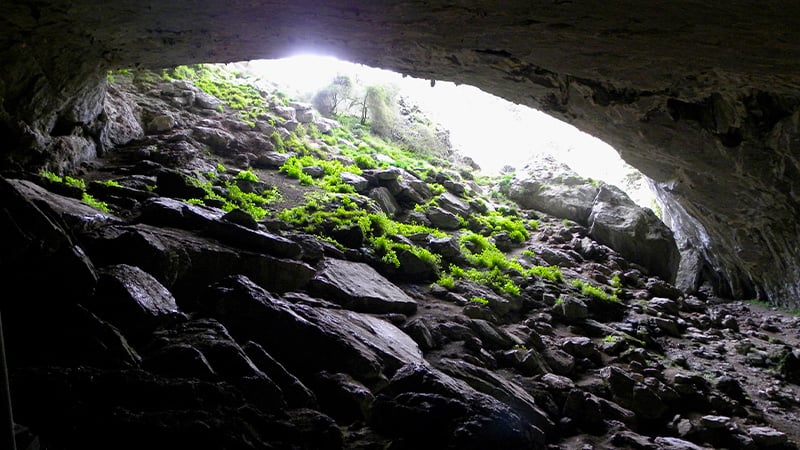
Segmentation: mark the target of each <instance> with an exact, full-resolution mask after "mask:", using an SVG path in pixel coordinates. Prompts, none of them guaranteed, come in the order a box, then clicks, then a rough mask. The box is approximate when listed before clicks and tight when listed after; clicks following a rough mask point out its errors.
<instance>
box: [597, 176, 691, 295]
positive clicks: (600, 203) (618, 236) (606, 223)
mask: <svg viewBox="0 0 800 450" xmlns="http://www.w3.org/2000/svg"><path fill="white" fill-rule="evenodd" d="M588 226H589V235H590V236H592V238H594V239H595V240H596V241H598V242H600V243H602V244H605V245H607V246H609V247H611V248H613V249H614V250H616V251H617V253H619V254H620V255H622V256H623V257H625V258H627V259H629V260H630V261H633V262H635V263H637V264H640V265H641V266H643V267H645V268H646V269H647V270H648V271H650V272H651V274H653V275H658V276H660V277H661V278H663V279H664V280H666V281H667V282H670V283H672V282H674V281H675V277H676V275H677V272H678V265H679V263H680V252H679V251H678V246H677V245H676V244H675V238H674V236H673V234H672V231H671V230H670V229H669V228H667V226H666V225H664V223H663V222H661V220H660V219H659V218H658V217H656V215H655V213H653V212H652V211H651V210H649V209H646V208H641V207H639V206H637V205H636V204H635V203H634V202H633V200H631V199H630V198H629V197H628V196H627V195H626V194H625V193H624V192H622V191H621V190H619V189H618V188H616V187H613V186H603V187H601V188H600V190H599V192H598V194H597V197H596V199H595V202H594V204H593V205H592V211H591V214H590V215H589V221H588Z"/></svg>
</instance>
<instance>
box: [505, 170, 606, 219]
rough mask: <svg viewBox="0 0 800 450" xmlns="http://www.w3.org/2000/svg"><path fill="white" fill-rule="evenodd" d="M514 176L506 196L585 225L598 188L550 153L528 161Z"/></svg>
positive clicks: (532, 207)
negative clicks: (522, 174) (515, 176)
mask: <svg viewBox="0 0 800 450" xmlns="http://www.w3.org/2000/svg"><path fill="white" fill-rule="evenodd" d="M523 172H524V173H525V175H524V176H523V177H520V178H514V179H513V180H512V182H511V186H510V188H509V193H508V197H509V198H510V199H512V200H514V201H515V202H517V203H519V204H520V205H521V206H522V207H524V208H529V209H535V210H538V211H542V212H544V213H547V214H550V215H553V216H556V217H560V218H563V219H570V220H574V221H575V222H578V223H580V224H583V225H586V224H587V219H588V218H589V214H590V213H591V211H592V205H593V204H594V198H595V196H597V192H598V191H599V188H598V187H597V186H594V185H593V184H591V183H590V182H589V181H587V180H586V179H584V178H581V177H580V176H578V175H577V174H576V173H575V172H573V171H572V170H571V169H570V168H569V167H567V166H566V165H564V164H562V163H559V162H558V161H556V160H555V159H554V158H553V157H551V156H543V157H541V158H538V159H536V160H533V161H531V162H530V163H529V164H528V165H527V166H525V168H524V169H523Z"/></svg>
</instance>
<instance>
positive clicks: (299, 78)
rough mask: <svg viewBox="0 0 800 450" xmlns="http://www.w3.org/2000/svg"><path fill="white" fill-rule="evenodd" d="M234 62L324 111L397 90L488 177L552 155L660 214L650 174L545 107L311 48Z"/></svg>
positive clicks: (398, 98) (353, 110)
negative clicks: (379, 91) (314, 52)
mask: <svg viewBox="0 0 800 450" xmlns="http://www.w3.org/2000/svg"><path fill="white" fill-rule="evenodd" d="M232 65H233V66H234V67H235V69H236V70H237V71H242V72H245V73H247V74H249V75H252V76H254V77H256V79H258V80H260V82H263V83H266V84H267V86H266V87H268V88H272V89H274V88H277V89H279V90H282V91H284V92H287V93H290V94H291V96H292V97H294V98H300V99H303V100H304V101H307V102H309V103H312V104H314V106H315V107H316V108H317V110H320V111H321V112H323V114H325V113H327V114H337V113H342V112H344V111H346V112H348V113H350V114H356V115H357V114H358V112H359V111H358V109H359V107H360V106H361V105H362V104H363V97H364V96H365V93H366V92H367V91H368V90H369V89H370V87H373V86H379V87H381V88H383V89H384V91H385V92H387V93H388V94H389V95H391V96H393V101H394V102H395V106H398V107H400V108H406V109H414V108H418V109H419V110H420V111H421V112H423V113H424V114H425V115H426V116H427V117H429V118H431V119H432V120H433V121H435V122H436V125H440V126H441V128H442V129H443V130H446V132H447V133H448V138H449V141H450V143H451V144H452V147H453V149H454V150H455V151H457V152H458V153H459V154H461V155H464V156H468V157H470V158H472V160H474V161H475V162H476V163H477V164H478V165H479V166H480V168H481V171H482V172H483V173H484V174H486V175H498V174H501V173H511V172H522V171H524V170H525V166H526V165H527V164H529V163H533V162H535V161H536V160H537V159H540V158H541V157H542V156H545V155H549V156H551V157H552V158H554V159H555V160H556V161H558V162H561V163H563V164H566V165H567V166H569V168H570V169H572V170H573V171H574V172H576V173H577V174H578V175H580V176H582V177H584V178H587V179H591V180H599V181H603V182H605V183H608V184H612V185H615V186H617V187H619V188H620V189H622V190H623V191H625V192H626V193H627V194H628V196H630V197H631V199H632V200H634V201H635V202H636V203H637V204H639V205H640V206H643V207H646V208H650V209H652V210H653V211H654V212H655V213H656V214H657V215H658V216H659V217H662V208H661V205H660V203H659V201H658V199H657V197H656V195H655V193H654V191H653V188H652V185H651V182H650V180H649V179H648V178H647V177H646V176H644V175H643V174H642V173H641V172H639V171H638V170H637V169H636V168H634V167H632V166H630V165H629V164H627V163H625V162H624V161H623V160H622V158H620V156H619V153H617V151H616V150H615V149H614V148H613V147H611V146H610V145H608V144H607V143H605V142H603V141H601V140H599V139H597V138H595V137H593V136H591V135H589V134H587V133H584V132H582V131H580V130H578V129H577V128H575V127H574V126H572V125H570V124H567V123H565V122H562V121H560V120H558V119H555V118H553V117H551V116H549V115H547V114H545V113H543V112H541V111H538V110H535V109H533V108H529V107H527V106H523V105H519V104H516V103H512V102H510V101H507V100H505V99H503V98H500V97H497V96H495V95H492V94H489V93H487V92H484V91H482V90H480V89H478V88H476V87H473V86H469V85H463V84H462V85H456V84H455V83H452V82H442V81H436V80H423V79H419V78H413V77H408V76H404V75H402V74H399V73H397V72H392V71H388V70H383V69H377V68H373V67H369V66H365V65H362V64H356V63H350V62H346V61H342V60H338V59H336V58H333V57H329V56H319V55H312V54H305V55H298V56H292V57H288V58H283V59H274V60H254V61H248V62H242V63H234V64H232ZM326 94H327V97H325V96H326ZM348 97H349V98H348ZM326 108H327V109H328V110H327V111H323V110H325V109H326ZM662 219H663V217H662Z"/></svg>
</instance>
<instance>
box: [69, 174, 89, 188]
mask: <svg viewBox="0 0 800 450" xmlns="http://www.w3.org/2000/svg"><path fill="white" fill-rule="evenodd" d="M64 184H66V185H67V186H70V187H74V188H78V189H80V190H82V191H85V190H86V182H85V181H83V180H81V179H80V178H72V177H70V176H66V177H64Z"/></svg>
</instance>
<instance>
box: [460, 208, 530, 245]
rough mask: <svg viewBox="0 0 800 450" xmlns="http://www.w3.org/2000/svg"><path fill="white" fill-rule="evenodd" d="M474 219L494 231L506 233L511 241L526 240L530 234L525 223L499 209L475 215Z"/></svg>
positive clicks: (519, 242) (519, 241)
mask: <svg viewBox="0 0 800 450" xmlns="http://www.w3.org/2000/svg"><path fill="white" fill-rule="evenodd" d="M474 219H475V220H476V221H477V222H478V223H479V224H481V225H483V226H485V227H487V228H488V229H489V230H491V232H492V233H493V234H494V233H502V232H505V233H508V236H509V238H511V240H512V241H514V242H516V243H518V244H521V243H523V242H525V241H527V240H528V238H529V237H530V235H529V234H528V230H527V229H526V226H525V223H524V222H523V221H522V219H520V218H519V217H518V216H513V215H504V214H503V213H501V212H500V211H491V212H489V213H487V214H482V215H479V216H475V217H474Z"/></svg>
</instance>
